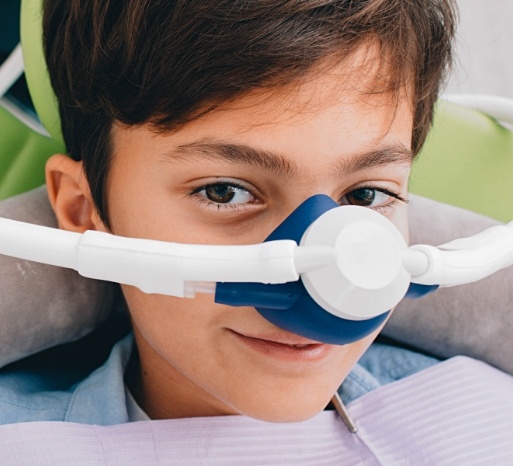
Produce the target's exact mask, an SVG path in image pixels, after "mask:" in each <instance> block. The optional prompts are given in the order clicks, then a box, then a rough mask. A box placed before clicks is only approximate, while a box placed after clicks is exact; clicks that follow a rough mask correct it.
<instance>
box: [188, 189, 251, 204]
mask: <svg viewBox="0 0 513 466" xmlns="http://www.w3.org/2000/svg"><path fill="white" fill-rule="evenodd" d="M193 194H195V195H197V196H200V197H202V198H204V199H206V200H208V201H210V202H212V203H214V204H219V205H234V206H235V205H244V204H250V203H254V202H255V201H256V199H255V197H254V196H253V194H251V193H250V192H249V191H248V190H247V189H245V188H244V187H242V186H239V185H237V184H234V183H212V184H208V185H206V186H202V187H201V188H198V189H196V190H195V191H194V193H193Z"/></svg>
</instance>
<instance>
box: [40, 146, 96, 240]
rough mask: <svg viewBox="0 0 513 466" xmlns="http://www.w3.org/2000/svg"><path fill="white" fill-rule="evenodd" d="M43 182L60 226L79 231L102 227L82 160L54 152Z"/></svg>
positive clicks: (47, 164) (49, 160)
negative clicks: (78, 160)
mask: <svg viewBox="0 0 513 466" xmlns="http://www.w3.org/2000/svg"><path fill="white" fill-rule="evenodd" d="M46 186H47V190H48V198H49V200H50V204H51V205H52V208H53V210H54V212H55V215H56V217H57V221H58V223H59V227H60V228H62V229H64V230H70V231H76V232H80V233H82V232H84V231H86V230H98V229H103V228H102V225H101V222H100V221H99V219H98V216H97V214H96V210H95V208H94V204H93V202H92V197H91V191H90V189H89V185H88V183H87V179H86V176H85V174H84V170H83V165H82V162H77V161H75V160H72V159H71V158H69V157H67V156H65V155H62V154H57V155H53V156H52V157H50V159H48V162H47V163H46Z"/></svg>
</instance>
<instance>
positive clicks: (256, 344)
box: [229, 329, 334, 362]
mask: <svg viewBox="0 0 513 466" xmlns="http://www.w3.org/2000/svg"><path fill="white" fill-rule="evenodd" d="M229 332H230V333H231V334H232V335H233V336H234V337H235V338H236V339H237V340H238V341H239V342H241V343H242V344H244V345H245V346H246V347H248V348H250V349H252V350H253V351H256V352H258V353H260V354H264V355H266V356H269V357H271V358H274V359H281V360H285V361H287V362H294V361H295V362H315V361H319V360H321V359H323V358H324V357H326V356H327V355H328V354H329V353H330V352H331V351H332V349H333V347H334V346H333V345H327V344H324V343H319V342H317V341H313V340H308V339H306V338H303V337H300V336H297V335H294V334H285V333H281V332H280V333H275V334H266V335H249V334H242V333H238V332H236V331H234V330H231V329H229Z"/></svg>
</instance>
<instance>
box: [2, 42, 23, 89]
mask: <svg viewBox="0 0 513 466" xmlns="http://www.w3.org/2000/svg"><path fill="white" fill-rule="evenodd" d="M23 70H24V66H23V55H22V51H21V44H18V45H17V46H16V47H15V49H14V50H13V51H12V52H11V54H10V55H9V56H8V57H7V59H6V60H5V61H4V62H3V63H2V65H1V66H0V97H2V96H3V95H4V94H5V93H6V92H7V91H8V90H9V89H10V88H11V86H12V85H13V84H14V83H15V82H16V81H17V80H18V78H19V77H20V76H21V75H22V74H23Z"/></svg>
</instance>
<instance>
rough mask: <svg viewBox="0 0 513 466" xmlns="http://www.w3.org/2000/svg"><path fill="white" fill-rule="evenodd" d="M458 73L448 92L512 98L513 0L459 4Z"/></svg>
mask: <svg viewBox="0 0 513 466" xmlns="http://www.w3.org/2000/svg"><path fill="white" fill-rule="evenodd" d="M458 5H459V10H460V24H459V28H458V36H457V44H456V51H457V64H456V69H455V70H454V73H453V75H452V77H451V79H450V81H449V84H448V86H447V92H458V93H485V94H497V95H503V96H507V97H511V98H513V0H459V1H458Z"/></svg>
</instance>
